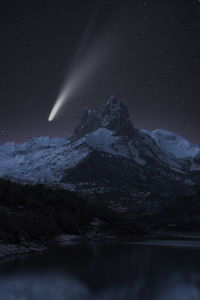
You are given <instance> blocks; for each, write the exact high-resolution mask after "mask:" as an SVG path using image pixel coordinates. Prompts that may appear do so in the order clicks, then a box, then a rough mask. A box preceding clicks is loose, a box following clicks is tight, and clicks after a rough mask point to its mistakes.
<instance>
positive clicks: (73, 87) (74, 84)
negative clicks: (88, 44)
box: [48, 41, 110, 122]
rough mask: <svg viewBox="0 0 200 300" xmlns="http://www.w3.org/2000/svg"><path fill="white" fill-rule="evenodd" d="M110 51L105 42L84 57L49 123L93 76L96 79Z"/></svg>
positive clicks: (73, 73) (59, 97)
mask: <svg viewBox="0 0 200 300" xmlns="http://www.w3.org/2000/svg"><path fill="white" fill-rule="evenodd" d="M109 49H110V47H108V45H107V44H105V43H103V41H101V42H100V44H96V45H95V46H94V47H93V48H92V49H91V51H90V52H89V53H88V54H87V56H86V57H84V60H83V61H82V63H80V64H79V66H78V67H76V69H75V70H74V71H73V72H72V73H71V74H70V76H69V77H68V79H67V80H66V82H65V84H64V86H63V88H62V89H61V92H60V94H59V96H58V98H57V100H56V102H55V104H54V106H53V108H52V110H51V113H50V115H49V118H48V121H49V122H51V121H53V120H54V118H55V117H56V115H57V114H58V112H59V110H60V109H61V107H62V106H63V105H64V104H65V103H69V101H70V99H72V97H73V95H74V94H75V93H76V91H77V90H78V89H80V88H81V87H82V85H84V84H85V83H88V80H89V78H90V77H91V76H92V77H94V76H95V75H96V74H97V73H98V72H97V70H99V68H100V67H102V66H103V65H104V63H105V62H106V61H107V60H106V57H107V56H108V54H109V52H110V51H109Z"/></svg>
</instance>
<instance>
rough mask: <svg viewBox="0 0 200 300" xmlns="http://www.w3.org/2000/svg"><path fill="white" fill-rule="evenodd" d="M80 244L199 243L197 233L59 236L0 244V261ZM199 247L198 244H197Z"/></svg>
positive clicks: (199, 237) (166, 244)
mask: <svg viewBox="0 0 200 300" xmlns="http://www.w3.org/2000/svg"><path fill="white" fill-rule="evenodd" d="M82 242H117V243H126V244H129V243H130V244H135V245H155V246H156V245H157V246H159V245H163V246H170V245H171V246H173V244H174V243H175V244H174V245H179V246H181V245H182V243H184V242H185V243H186V245H187V244H188V245H189V243H191V242H200V234H198V233H197V232H194V233H191V232H190V233H188V232H185V233H183V232H152V233H151V234H150V235H149V236H142V235H140V236H138V235H136V236H132V235H127V236H121V235H98V234H97V235H95V236H91V235H89V234H86V235H71V234H61V235H58V236H56V237H53V238H50V239H48V240H46V239H45V240H44V242H43V243H42V242H41V243H36V242H23V243H21V244H12V243H3V242H0V260H3V259H5V258H8V257H17V256H20V255H23V254H31V253H34V252H44V251H48V250H49V249H50V248H51V247H52V245H54V246H55V245H57V246H61V247H62V246H69V245H72V244H75V243H82ZM191 246H192V245H191ZM199 247H200V243H199Z"/></svg>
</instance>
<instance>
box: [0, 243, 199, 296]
mask: <svg viewBox="0 0 200 300" xmlns="http://www.w3.org/2000/svg"><path fill="white" fill-rule="evenodd" d="M36 299H37V300H47V299H48V300H68V299H69V300H72V299H73V300H79V299H80V300H82V299H83V300H110V299H113V300H118V299H120V300H122V299H125V300H129V299H130V300H133V299H134V300H161V299H162V300H179V299H180V300H200V243H199V242H167V241H163V242H162V241H160V242H147V243H144V244H134V243H120V242H118V243H117V242H87V243H71V244H69V245H68V246H63V247H52V248H51V249H50V250H49V251H47V252H44V253H37V254H31V255H27V256H19V257H18V258H9V259H7V260H4V261H1V264H0V300H36Z"/></svg>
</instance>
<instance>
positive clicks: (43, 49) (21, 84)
mask: <svg viewBox="0 0 200 300" xmlns="http://www.w3.org/2000/svg"><path fill="white" fill-rule="evenodd" d="M96 52H98V54H102V55H104V56H105V58H104V60H103V61H98V57H97V59H96V63H95V64H96V66H95V68H94V70H93V71H91V74H89V73H88V74H87V77H85V80H84V82H83V84H81V85H78V86H77V89H75V91H74V92H73V95H71V97H70V98H69V99H68V101H67V102H66V103H65V105H64V106H63V107H62V108H61V109H60V111H59V113H58V114H57V115H56V118H55V119H54V120H53V121H52V122H48V117H49V114H50V112H51V109H52V107H53V105H54V103H55V101H56V99H57V97H58V95H59V93H60V92H61V90H62V88H63V86H65V84H67V81H68V79H70V75H71V72H72V70H73V71H75V72H76V71H77V73H78V72H79V65H84V61H85V60H86V59H87V65H86V67H87V66H88V64H91V65H92V64H94V59H95V55H96ZM90 55H91V62H88V58H90ZM91 69H92V68H91ZM81 71H82V75H81V76H84V71H83V70H81ZM87 71H88V70H85V72H86V73H87ZM77 76H79V75H78V74H77ZM113 94H114V95H116V96H117V97H119V99H121V100H123V101H125V103H126V104H127V105H128V107H129V111H130V114H131V117H132V119H133V123H134V125H135V126H136V127H137V128H145V129H147V130H153V129H156V128H164V129H167V130H170V131H174V132H176V133H178V134H180V135H182V136H183V137H185V138H187V139H189V140H191V141H193V142H196V143H200V1H198V0H162V1H161V0H149V1H148V0H146V1H139V0H132V1H131V0H130V1H129V0H127V1H126V0H123V1H122V0H103V1H98V0H96V1H95V0H91V1H88V0H71V1H67V0H65V1H62V0H59V1H58V0H57V1H53V0H40V1H39V0H26V1H23V0H19V1H16V0H12V1H11V0H10V1H5V0H1V1H0V103H1V109H0V143H3V142H7V141H16V142H22V141H25V140H27V139H30V138H31V137H32V136H34V137H36V136H52V137H53V136H60V137H66V136H67V135H68V134H69V133H70V131H71V130H72V128H73V126H74V124H75V122H76V120H77V117H78V115H79V113H80V111H81V107H82V106H85V105H86V106H88V107H90V108H94V109H98V108H99V106H100V105H102V104H103V103H104V102H105V101H106V98H107V97H109V96H110V95H113Z"/></svg>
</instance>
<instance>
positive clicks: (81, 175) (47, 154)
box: [0, 96, 200, 207]
mask: <svg viewBox="0 0 200 300" xmlns="http://www.w3.org/2000/svg"><path fill="white" fill-rule="evenodd" d="M163 145H164V146H163ZM169 145H170V147H171V148H170V147H169ZM181 147H182V148H183V149H182V152H180V148H181ZM169 148H170V149H171V150H170V151H171V152H169ZM176 149H177V151H178V150H179V152H180V153H182V156H181V157H180V153H179V154H178V155H174V153H176ZM172 150H173V151H172ZM184 151H185V152H184ZM177 153H178V152H177ZM184 153H186V154H187V153H190V156H188V155H186V154H184ZM183 154H184V155H183ZM199 157H200V147H198V146H197V145H195V146H194V145H192V143H189V142H188V141H186V140H184V139H183V138H181V137H179V136H178V135H176V134H174V133H172V132H171V133H170V132H166V131H163V130H161V129H160V130H159V129H158V130H157V131H153V132H152V133H150V132H148V131H145V130H139V129H136V128H135V127H134V125H133V124H132V121H131V118H130V116H129V113H128V108H127V106H126V105H125V104H124V103H123V102H122V101H119V100H118V99H117V98H116V97H114V96H111V97H110V98H109V99H108V101H107V102H106V103H105V104H104V105H103V106H102V107H101V108H100V110H99V111H97V112H96V111H92V110H89V109H87V108H84V109H83V111H82V113H81V116H80V118H79V121H78V123H77V126H76V127H75V130H74V132H73V134H72V135H71V136H70V137H68V138H66V139H62V138H48V137H40V138H32V139H31V140H30V141H28V142H25V143H23V144H15V143H6V144H4V145H2V146H0V177H2V178H6V179H9V180H12V181H17V182H20V183H31V184H36V183H43V184H45V185H50V186H55V187H64V188H66V189H72V190H75V191H78V192H80V193H84V194H87V195H89V196H90V197H92V198H96V197H108V198H109V199H111V198H115V201H116V202H117V201H118V200H119V201H121V200H122V199H126V201H128V200H131V201H132V200H133V201H134V204H135V205H140V203H141V201H143V203H146V204H145V205H146V206H149V205H150V203H151V204H152V201H154V202H155V203H154V204H155V205H157V206H159V204H158V202H159V201H160V200H159V199H161V198H162V199H166V198H168V199H169V198H170V197H171V198H173V197H175V196H177V195H179V194H180V193H186V194H187V193H193V192H194V190H195V186H196V185H198V182H199V180H200V159H199ZM113 195H115V196H114V197H113ZM152 195H154V196H152ZM150 198H153V200H152V199H151V201H150ZM110 201H112V199H111V200H110ZM131 201H130V202H131ZM124 203H125V202H124ZM156 203H157V204H156ZM152 207H153V206H152Z"/></svg>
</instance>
